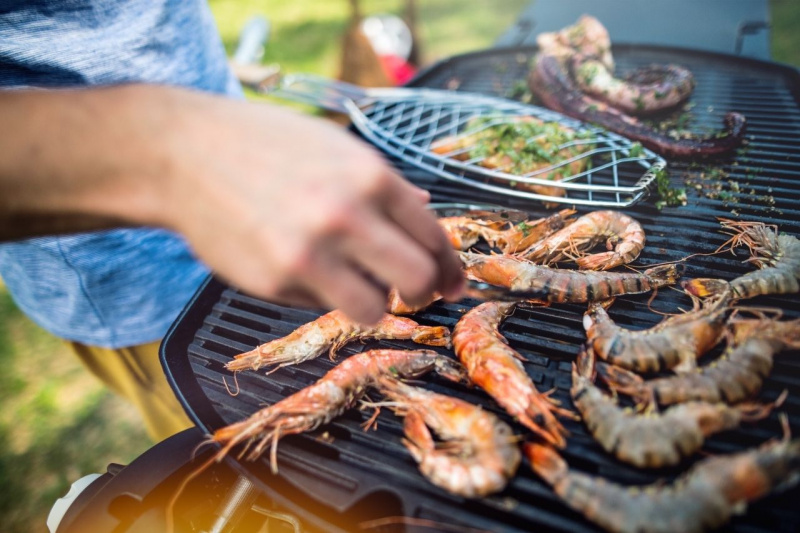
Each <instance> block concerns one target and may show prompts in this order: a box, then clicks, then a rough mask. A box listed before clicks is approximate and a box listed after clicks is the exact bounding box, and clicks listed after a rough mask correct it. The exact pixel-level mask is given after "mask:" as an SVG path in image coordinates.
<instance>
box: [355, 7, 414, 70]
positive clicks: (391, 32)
mask: <svg viewBox="0 0 800 533" xmlns="http://www.w3.org/2000/svg"><path fill="white" fill-rule="evenodd" d="M361 31H363V32H364V35H366V36H367V38H368V39H369V42H370V44H372V47H373V48H374V49H375V53H377V54H378V55H379V56H397V57H399V58H401V59H403V60H404V61H405V60H407V59H408V56H409V55H411V47H412V46H413V44H414V38H413V37H412V36H411V30H410V29H408V26H407V25H406V23H405V22H403V19H401V18H400V17H396V16H395V15H374V16H371V17H367V18H365V19H364V20H363V21H362V22H361Z"/></svg>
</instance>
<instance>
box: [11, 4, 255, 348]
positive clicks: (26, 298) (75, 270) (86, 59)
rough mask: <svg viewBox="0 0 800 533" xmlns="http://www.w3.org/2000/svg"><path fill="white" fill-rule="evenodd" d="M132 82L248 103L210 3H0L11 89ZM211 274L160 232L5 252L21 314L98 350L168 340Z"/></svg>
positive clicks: (42, 241) (94, 236)
mask: <svg viewBox="0 0 800 533" xmlns="http://www.w3.org/2000/svg"><path fill="white" fill-rule="evenodd" d="M132 82H137V83H141V82H144V83H158V84H169V85H179V86H184V87H192V88H194V89H199V90H203V91H208V92H213V93H219V94H227V95H230V96H234V97H241V88H240V87H239V84H238V82H237V81H236V79H235V78H234V76H233V75H232V73H231V71H230V69H229V68H228V65H227V60H226V56H225V50H224V49H223V46H222V43H221V41H220V38H219V35H218V33H217V30H216V27H215V24H214V21H213V18H212V16H211V13H210V11H209V9H208V6H207V5H206V4H205V2H202V1H201V0H157V1H156V0H148V1H146V2H142V1H137V0H117V1H111V0H105V1H104V0H60V1H56V0H49V1H47V0H45V1H41V0H40V1H8V0H5V1H4V0H0V89H4V88H24V87H44V88H46V87H82V86H94V85H109V84H120V83H132ZM0 122H2V119H0ZM212 208H213V206H209V209H212ZM207 273H208V271H207V269H206V267H204V266H203V265H202V264H200V263H198V262H197V261H196V260H195V259H194V257H193V256H192V253H191V251H190V250H189V248H188V246H187V245H186V243H185V242H184V241H183V240H182V239H181V238H180V237H179V236H177V235H174V234H172V233H170V232H167V231H164V230H159V229H120V230H111V231H102V232H94V233H84V234H78V235H71V236H63V237H45V238H36V239H28V240H25V241H19V242H13V243H6V244H2V245H0V276H2V278H3V280H4V281H5V283H6V285H7V287H8V290H9V292H10V293H11V295H12V297H13V298H14V300H15V301H16V303H17V304H18V305H19V307H20V308H21V309H22V310H23V311H24V312H25V313H26V314H27V315H28V316H30V317H31V318H32V319H33V320H34V321H36V322H37V323H38V324H39V325H41V326H42V327H44V328H45V329H47V330H48V331H50V332H51V333H53V334H55V335H57V336H59V337H63V338H65V339H69V340H73V341H78V342H82V343H84V344H91V345H96V346H105V347H112V348H118V347H124V346H131V345H135V344H142V343H145V342H150V341H154V340H157V339H159V338H161V337H162V336H163V335H164V333H165V332H166V330H167V328H168V327H169V325H170V324H171V323H172V321H173V320H174V319H175V317H176V316H177V314H178V313H179V312H180V310H181V308H182V307H183V306H184V305H185V304H186V302H187V301H188V299H189V298H190V297H191V295H192V294H193V292H194V291H195V290H196V288H197V287H198V285H199V284H200V282H201V281H202V280H203V278H204V277H205V276H206V275H207Z"/></svg>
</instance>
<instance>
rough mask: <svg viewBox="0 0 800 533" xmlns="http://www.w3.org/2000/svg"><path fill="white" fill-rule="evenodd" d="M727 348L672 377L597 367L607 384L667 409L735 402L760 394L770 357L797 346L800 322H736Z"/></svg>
mask: <svg viewBox="0 0 800 533" xmlns="http://www.w3.org/2000/svg"><path fill="white" fill-rule="evenodd" d="M733 328H734V340H733V346H732V347H730V348H728V349H727V350H726V352H725V353H724V354H723V355H722V356H721V357H720V358H719V359H718V360H716V361H714V362H712V363H711V364H709V365H707V366H703V367H700V368H697V369H695V370H692V371H690V372H687V373H685V374H679V375H676V376H669V377H663V378H657V379H651V380H643V379H642V378H641V377H639V376H637V375H636V374H633V373H632V372H628V371H627V370H623V369H621V368H618V367H614V366H610V365H600V364H598V370H599V372H600V374H601V376H602V377H603V379H604V380H605V381H606V382H607V383H608V385H609V386H610V387H611V388H612V389H614V390H616V391H618V392H622V393H624V394H627V395H629V396H633V397H634V398H636V399H637V400H638V401H640V402H656V403H658V404H659V405H673V404H677V403H684V402H688V401H705V402H722V401H724V402H727V403H737V402H740V401H742V400H745V399H747V398H748V397H750V396H752V395H754V394H756V393H757V392H758V391H759V390H761V386H762V384H763V383H764V379H765V378H766V377H767V376H768V375H769V373H770V372H771V371H772V364H773V361H772V358H773V356H774V355H775V354H776V353H778V352H781V351H783V350H785V349H787V348H800V319H797V320H792V321H787V322H779V321H777V320H768V319H759V320H739V321H736V322H734V323H733Z"/></svg>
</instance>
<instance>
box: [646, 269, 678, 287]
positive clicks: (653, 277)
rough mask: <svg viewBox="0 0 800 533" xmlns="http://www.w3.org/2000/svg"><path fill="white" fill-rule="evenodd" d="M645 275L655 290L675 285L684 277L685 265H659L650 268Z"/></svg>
mask: <svg viewBox="0 0 800 533" xmlns="http://www.w3.org/2000/svg"><path fill="white" fill-rule="evenodd" d="M644 275H645V276H647V278H648V279H649V280H650V283H651V284H652V285H653V287H654V288H657V287H664V286H666V285H674V284H675V283H677V281H678V278H680V277H681V276H682V275H683V265H676V264H671V265H659V266H656V267H653V268H648V269H647V270H645V271H644Z"/></svg>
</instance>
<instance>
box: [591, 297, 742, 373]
mask: <svg viewBox="0 0 800 533" xmlns="http://www.w3.org/2000/svg"><path fill="white" fill-rule="evenodd" d="M728 294H729V293H724V294H722V295H720V296H719V297H718V298H715V299H712V300H706V301H704V302H703V303H702V304H700V305H698V303H697V300H695V305H694V309H693V310H692V311H689V312H687V313H683V314H681V315H676V316H672V317H670V318H668V319H666V320H664V321H663V322H661V323H660V324H658V325H657V326H655V327H653V328H650V329H647V330H644V331H631V330H627V329H623V328H621V327H619V326H617V325H616V324H614V322H613V321H612V320H611V318H610V317H609V316H608V313H607V312H606V310H605V309H604V308H603V306H602V304H598V303H594V304H590V305H589V310H588V311H586V314H585V315H584V317H583V327H584V328H585V329H586V335H587V338H588V340H587V343H588V344H589V346H591V347H592V349H593V351H594V353H595V354H596V355H597V356H598V357H599V358H600V359H603V360H605V361H608V362H609V363H611V364H613V365H616V366H620V367H622V368H625V369H628V370H633V371H634V372H638V373H643V372H659V371H661V370H669V369H673V370H674V371H676V372H685V371H688V370H691V369H693V368H695V367H696V366H697V364H696V360H697V358H698V357H699V356H701V355H703V354H704V353H706V352H707V351H708V350H710V349H711V348H713V347H714V346H715V345H716V344H717V342H719V340H720V337H721V336H722V334H723V333H724V331H725V321H726V319H727V311H728V297H727V295H728Z"/></svg>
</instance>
